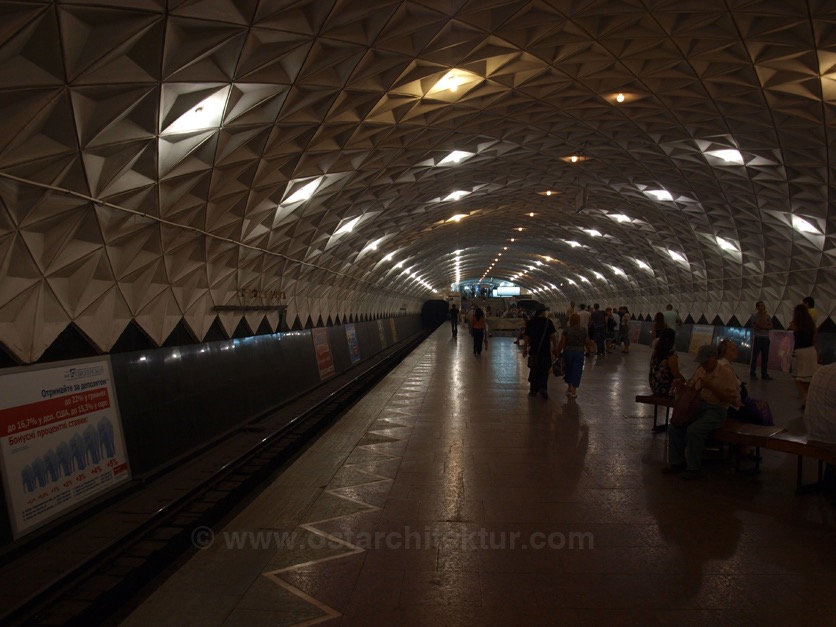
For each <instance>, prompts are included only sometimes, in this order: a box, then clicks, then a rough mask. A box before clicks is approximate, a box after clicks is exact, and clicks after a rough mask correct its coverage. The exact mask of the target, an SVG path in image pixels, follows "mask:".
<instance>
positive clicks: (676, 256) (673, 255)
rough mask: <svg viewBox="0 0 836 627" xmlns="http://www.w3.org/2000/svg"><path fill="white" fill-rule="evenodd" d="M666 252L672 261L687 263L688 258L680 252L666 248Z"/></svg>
mask: <svg viewBox="0 0 836 627" xmlns="http://www.w3.org/2000/svg"><path fill="white" fill-rule="evenodd" d="M668 254H669V255H670V256H671V259H673V260H674V261H678V262H679V263H684V264H686V265H687V263H688V260H687V259H686V258H685V257H683V256H682V254H681V253H678V252H676V251H675V250H668Z"/></svg>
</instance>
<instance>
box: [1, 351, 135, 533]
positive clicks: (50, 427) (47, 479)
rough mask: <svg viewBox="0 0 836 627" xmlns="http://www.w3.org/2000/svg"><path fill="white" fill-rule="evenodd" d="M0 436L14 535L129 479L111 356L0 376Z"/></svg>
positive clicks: (47, 520) (4, 486) (4, 484)
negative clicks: (109, 357)
mask: <svg viewBox="0 0 836 627" xmlns="http://www.w3.org/2000/svg"><path fill="white" fill-rule="evenodd" d="M0 438H2V439H0V460H1V461H2V468H3V489H4V490H5V493H6V502H7V504H8V508H9V518H10V520H11V525H12V532H13V534H14V537H15V539H17V538H19V537H21V536H23V535H25V534H27V533H29V532H30V531H33V530H34V529H37V528H38V527H41V526H43V525H44V524H46V523H47V522H49V521H50V520H53V519H55V518H57V517H59V516H61V515H62V514H64V513H66V512H68V511H69V510H72V509H74V508H76V507H78V506H79V505H81V504H82V503H85V502H86V501H89V500H91V499H93V498H95V497H97V496H99V495H101V494H103V493H105V492H107V491H109V490H112V489H113V488H114V487H116V486H117V485H119V484H121V483H124V482H126V481H128V480H130V478H131V473H130V468H129V466H128V456H127V452H126V450H125V442H124V438H123V435H122V421H121V419H120V417H119V408H118V406H117V403H116V394H115V392H114V385H113V378H112V375H111V370H110V361H109V360H108V359H102V358H100V357H99V358H92V359H90V360H79V361H73V362H62V363H52V364H49V365H43V366H32V367H26V368H13V369H10V370H9V371H8V372H7V373H3V375H2V376H0Z"/></svg>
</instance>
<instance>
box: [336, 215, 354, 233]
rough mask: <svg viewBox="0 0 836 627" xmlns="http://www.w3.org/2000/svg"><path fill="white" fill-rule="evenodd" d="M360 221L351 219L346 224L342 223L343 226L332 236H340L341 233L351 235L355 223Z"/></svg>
mask: <svg viewBox="0 0 836 627" xmlns="http://www.w3.org/2000/svg"><path fill="white" fill-rule="evenodd" d="M359 221H360V217H359V216H358V217H356V218H353V219H351V220H349V221H348V222H345V223H343V225H342V226H341V227H340V228H338V229H337V231H336V232H335V233H334V235H340V234H341V233H351V231H353V230H354V227H355V226H356V225H357V222H359Z"/></svg>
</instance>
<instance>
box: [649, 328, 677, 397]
mask: <svg viewBox="0 0 836 627" xmlns="http://www.w3.org/2000/svg"><path fill="white" fill-rule="evenodd" d="M675 341H676V331H674V330H673V329H664V330H662V333H661V334H660V335H659V341H658V342H656V347H655V348H654V349H653V354H652V355H651V357H650V373H649V374H648V379H649V381H650V389H651V390H653V396H672V394H671V386H672V385H673V383H674V381H677V380H679V381H685V377H683V376H682V373H681V372H679V359H678V358H677V356H676V347H675V346H674V342H675Z"/></svg>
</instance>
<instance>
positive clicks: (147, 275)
mask: <svg viewBox="0 0 836 627" xmlns="http://www.w3.org/2000/svg"><path fill="white" fill-rule="evenodd" d="M683 6H685V5H684V4H683V3H681V2H672V1H669V0H653V1H647V0H643V1H642V0H600V1H598V0H585V1H578V0H531V1H508V0H412V1H402V0H377V1H376V2H371V3H363V2H357V1H356V0H270V1H269V2H268V1H266V0H235V1H233V0H169V1H168V2H163V0H122V1H121V2H118V3H113V2H105V1H103V0H101V1H96V0H87V1H85V0H57V1H39V0H25V1H13V0H6V1H4V2H3V3H1V4H0V64H2V68H3V71H2V72H0V120H2V122H0V344H2V346H3V347H4V348H5V350H6V351H7V352H9V353H10V354H11V355H12V356H14V357H15V358H16V359H17V360H19V361H20V362H22V363H30V362H33V361H36V360H37V359H38V358H39V357H40V356H41V355H42V354H43V352H44V351H45V350H46V348H47V347H49V345H50V344H51V343H52V342H53V340H55V338H56V337H57V336H58V335H59V334H60V333H61V332H62V331H63V330H64V329H66V327H67V326H68V325H74V326H75V327H76V328H77V329H78V330H79V331H80V332H81V333H82V334H83V335H84V336H85V337H87V338H88V339H89V340H90V342H91V343H92V344H93V345H94V346H95V347H96V348H97V349H98V350H100V351H102V352H106V351H108V350H110V349H111V348H112V346H113V345H114V343H115V342H116V341H117V339H118V338H119V337H120V335H121V333H122V332H123V331H124V330H125V328H126V327H127V326H128V325H130V324H131V323H132V322H133V323H135V324H136V325H138V326H139V328H140V329H142V331H143V332H144V333H145V334H147V335H148V337H149V338H150V339H151V340H152V341H153V342H154V343H156V344H157V345H160V344H162V343H163V342H165V340H166V338H167V337H168V336H169V335H170V334H171V332H172V330H173V329H175V327H177V325H178V324H182V325H184V326H185V327H186V329H187V330H188V331H190V332H191V333H192V334H193V336H194V337H195V339H197V340H202V339H203V338H204V337H205V336H206V334H207V333H208V332H209V331H210V328H211V327H212V325H213V323H214V322H215V320H216V319H217V321H218V323H219V325H220V327H221V328H222V329H223V330H224V332H226V333H228V334H232V333H234V332H235V330H236V329H237V328H238V326H239V324H240V323H241V322H242V321H244V322H245V323H246V326H247V328H249V329H250V330H251V331H252V332H255V331H256V329H258V328H259V327H260V326H262V325H263V324H264V323H265V321H266V324H267V325H269V327H270V328H271V329H272V330H276V329H277V327H278V325H279V324H280V319H279V315H278V313H277V312H276V311H275V310H270V309H269V307H271V306H275V305H279V304H281V305H286V306H287V324H289V325H293V324H294V323H295V324H302V325H304V324H305V323H306V322H307V321H308V319H309V318H310V319H311V320H313V321H314V322H315V321H317V320H319V319H322V320H328V319H329V318H330V319H331V320H336V319H338V318H339V319H340V320H347V319H363V318H366V317H374V316H379V315H388V314H392V313H396V312H398V311H402V309H403V307H404V306H406V310H407V311H418V310H419V309H420V306H421V304H422V303H423V302H424V301H425V300H427V299H430V298H438V297H439V296H440V294H443V293H445V292H446V291H447V290H448V289H449V286H450V284H451V283H453V282H454V281H455V264H454V258H455V251H457V250H458V251H461V268H462V279H478V278H479V277H481V276H483V275H485V274H486V272H487V275H488V276H489V277H491V278H494V279H499V280H509V279H512V277H516V278H515V281H516V282H517V283H518V284H520V285H522V286H524V287H525V288H528V289H530V290H534V291H535V294H537V295H538V297H540V298H541V299H542V300H545V301H547V302H551V303H553V304H554V305H555V306H557V307H560V306H561V305H562V304H564V303H566V302H567V301H568V300H570V299H572V300H576V301H587V302H589V301H592V300H598V301H601V302H604V303H608V304H614V305H620V304H627V305H628V306H630V308H631V310H632V311H634V312H645V313H647V312H650V313H652V312H655V311H656V310H657V309H659V307H660V305H662V304H664V303H667V302H673V303H676V305H677V308H678V309H679V311H680V312H681V313H682V314H683V316H684V315H688V314H690V315H692V316H693V317H694V318H695V319H698V318H699V317H700V316H702V315H706V316H707V317H708V318H709V319H713V318H714V316H715V315H719V316H720V317H721V318H723V319H729V318H731V316H733V315H735V316H737V317H738V319H745V318H746V317H747V316H748V313H749V312H750V311H751V309H752V305H753V303H754V301H756V300H758V299H761V298H762V299H764V300H766V301H767V302H768V306H769V307H770V309H771V310H772V311H774V312H775V313H776V314H777V315H778V316H779V318H781V319H782V320H783V321H784V323H785V324H786V323H787V322H788V321H789V318H790V312H791V309H792V306H793V305H795V304H796V303H797V302H799V300H800V298H801V297H802V296H805V295H808V294H813V295H814V296H815V297H816V299H817V301H818V304H819V309H820V312H821V313H822V314H823V317H824V316H828V315H831V316H832V315H833V314H834V310H835V309H836V298H834V296H835V295H836V282H834V265H836V212H835V211H834V208H833V205H834V165H833V164H834V163H836V158H835V157H836V153H835V152H834V150H836V136H835V135H834V133H836V115H835V114H836V4H834V3H832V2H825V1H824V0H809V1H808V2H787V1H786V0H752V1H745V2H744V1H735V2H728V1H720V0H704V1H703V2H700V3H699V4H698V5H693V6H698V8H692V9H691V10H688V11H685V10H683ZM451 70H454V71H455V72H454V73H455V75H456V76H458V77H459V83H460V84H459V85H458V88H457V89H456V90H455V91H452V90H449V89H446V88H445V85H444V84H443V83H439V81H442V79H444V78H445V76H447V75H448V72H450V71H451ZM619 93H622V94H624V96H625V98H624V101H623V102H621V103H619V102H617V101H616V98H615V97H616V95H617V94H619ZM454 150H457V151H463V152H466V153H469V154H470V155H471V156H470V157H469V158H466V159H464V160H462V161H461V162H459V163H458V164H440V162H441V161H442V160H443V159H444V158H445V157H446V156H447V155H448V154H450V153H451V152H452V151H454ZM723 150H725V151H728V150H736V151H738V154H739V158H740V159H742V163H740V162H734V161H732V162H729V161H725V160H723V158H721V157H720V156H718V151H723ZM572 155H575V156H579V157H580V159H578V160H577V162H576V163H573V162H572V161H571V160H570V159H569V157H571V156H572ZM309 184H312V187H313V188H315V189H314V191H313V194H312V196H311V197H310V198H309V199H300V197H299V195H298V192H300V190H303V189H304V188H306V186H308V185H309ZM583 188H586V190H587V193H588V201H587V202H586V204H585V206H584V207H583V209H582V210H580V211H578V210H577V205H576V199H577V198H578V197H579V195H580V194H579V192H580V191H581V190H582V189H583ZM547 190H549V191H552V192H553V193H552V194H551V195H546V194H545V193H544V192H545V191H547ZM653 190H666V191H667V192H669V193H670V195H671V197H672V199H671V200H657V199H655V198H653V197H652V196H650V195H649V194H648V193H647V192H649V191H653ZM454 191H462V192H469V194H467V195H466V196H464V197H462V198H460V199H459V200H456V201H445V200H444V199H446V198H447V197H448V196H449V195H450V194H451V193H452V192H454ZM532 213H533V214H534V215H533V216H531V215H529V214H532ZM455 215H463V216H466V217H465V218H464V219H462V220H460V221H451V220H450V218H451V217H453V216H455ZM802 220H803V222H801V221H802ZM520 229H522V230H520ZM512 238H513V240H514V241H512ZM718 238H722V240H719V239H718ZM721 244H722V246H725V248H724V247H721ZM505 247H507V250H506V248H505ZM498 253H502V256H499V255H498ZM672 253H674V254H676V255H678V256H679V257H678V258H674V255H672ZM494 259H498V260H499V261H498V262H496V265H495V266H494V267H493V269H491V270H490V271H488V269H489V267H490V265H491V263H493V260H494ZM538 262H539V263H538ZM521 273H524V274H522V276H520V275H521ZM427 285H429V286H431V287H432V288H434V289H436V290H438V291H439V292H438V293H434V292H433V291H432V290H431V289H429V288H428V287H427ZM218 306H226V307H229V306H239V307H244V306H250V307H252V306H262V307H264V309H262V310H260V311H259V310H250V311H243V310H239V311H221V312H219V311H216V310H215V307H218Z"/></svg>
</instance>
